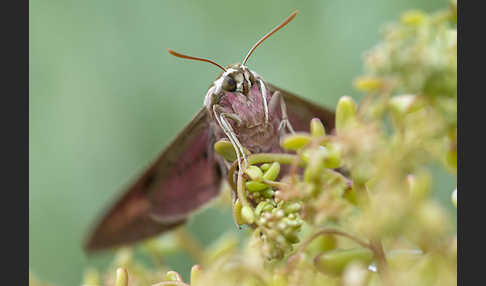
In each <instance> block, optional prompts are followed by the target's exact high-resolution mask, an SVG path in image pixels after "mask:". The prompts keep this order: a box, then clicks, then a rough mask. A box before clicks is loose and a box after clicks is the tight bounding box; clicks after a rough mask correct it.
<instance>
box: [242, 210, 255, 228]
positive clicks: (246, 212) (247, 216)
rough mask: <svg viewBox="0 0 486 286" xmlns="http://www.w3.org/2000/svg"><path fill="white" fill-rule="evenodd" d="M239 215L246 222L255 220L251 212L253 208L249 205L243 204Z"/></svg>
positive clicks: (250, 222) (249, 222)
mask: <svg viewBox="0 0 486 286" xmlns="http://www.w3.org/2000/svg"><path fill="white" fill-rule="evenodd" d="M241 216H242V217H243V219H244V220H245V221H246V223H248V224H252V223H253V222H255V214H254V213H253V210H252V209H251V207H249V206H244V207H243V208H242V209H241Z"/></svg>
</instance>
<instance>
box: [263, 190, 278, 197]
mask: <svg viewBox="0 0 486 286" xmlns="http://www.w3.org/2000/svg"><path fill="white" fill-rule="evenodd" d="M262 195H263V197H264V198H266V199H271V198H273V196H274V195H275V192H274V191H273V190H272V189H271V188H268V189H266V190H264V191H262Z"/></svg>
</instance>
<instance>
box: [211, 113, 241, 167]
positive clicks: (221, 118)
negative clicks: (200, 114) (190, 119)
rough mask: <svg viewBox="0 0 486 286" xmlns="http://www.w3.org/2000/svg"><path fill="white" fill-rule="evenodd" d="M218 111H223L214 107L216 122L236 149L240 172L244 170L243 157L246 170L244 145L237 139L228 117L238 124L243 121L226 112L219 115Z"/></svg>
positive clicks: (235, 115)
mask: <svg viewBox="0 0 486 286" xmlns="http://www.w3.org/2000/svg"><path fill="white" fill-rule="evenodd" d="M218 110H221V107H220V106H219V105H216V104H215V105H213V112H214V117H215V118H216V121H217V122H218V124H219V126H220V127H221V129H222V130H223V132H224V133H225V134H226V137H228V139H229V140H230V142H231V144H232V145H233V148H234V149H235V152H236V157H237V159H238V167H239V168H240V170H244V169H243V168H242V165H241V157H243V161H244V162H245V165H244V167H245V169H246V167H247V166H248V161H247V159H246V154H245V152H244V149H243V145H241V143H240V141H239V140H238V137H236V134H235V132H234V130H233V128H232V127H231V125H230V124H229V123H228V121H227V120H226V117H228V118H230V119H233V120H235V121H236V122H237V124H239V123H240V122H241V119H240V118H239V117H238V115H237V114H230V113H226V112H221V113H219V114H218Z"/></svg>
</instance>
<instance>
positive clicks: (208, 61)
mask: <svg viewBox="0 0 486 286" xmlns="http://www.w3.org/2000/svg"><path fill="white" fill-rule="evenodd" d="M169 54H171V55H173V56H175V57H178V58H183V59H188V60H195V61H201V62H207V63H210V64H213V65H215V66H217V67H218V68H220V69H222V70H223V71H226V69H225V68H224V67H222V66H220V65H218V64H217V63H215V62H213V61H212V60H208V59H203V58H197V57H191V56H187V55H183V54H180V53H178V52H175V51H173V50H171V49H169Z"/></svg>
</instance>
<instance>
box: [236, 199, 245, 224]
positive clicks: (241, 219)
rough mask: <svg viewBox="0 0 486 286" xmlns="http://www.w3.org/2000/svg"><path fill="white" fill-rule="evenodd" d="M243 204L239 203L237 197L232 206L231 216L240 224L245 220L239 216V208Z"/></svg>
mask: <svg viewBox="0 0 486 286" xmlns="http://www.w3.org/2000/svg"><path fill="white" fill-rule="evenodd" d="M242 208H243V206H242V205H241V202H240V200H239V199H237V200H236V202H235V204H234V206H233V217H234V219H235V222H236V224H238V225H242V224H245V223H246V221H245V219H244V218H243V217H242V216H241V209H242Z"/></svg>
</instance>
